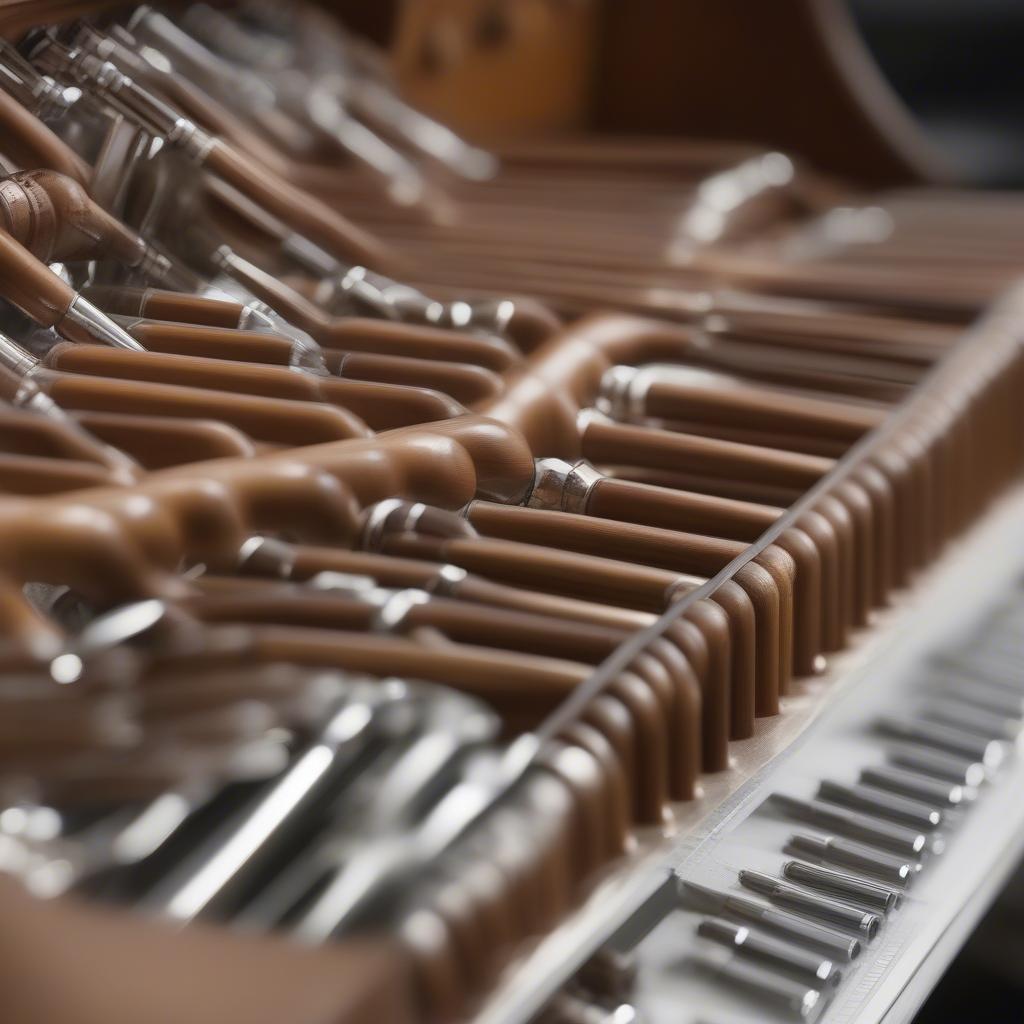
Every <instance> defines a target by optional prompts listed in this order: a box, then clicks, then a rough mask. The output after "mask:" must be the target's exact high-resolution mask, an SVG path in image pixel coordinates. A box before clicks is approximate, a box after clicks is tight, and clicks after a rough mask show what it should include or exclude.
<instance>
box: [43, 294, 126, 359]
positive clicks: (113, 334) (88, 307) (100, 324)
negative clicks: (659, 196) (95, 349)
mask: <svg viewBox="0 0 1024 1024" xmlns="http://www.w3.org/2000/svg"><path fill="white" fill-rule="evenodd" d="M56 329H57V331H58V332H59V333H60V334H61V335H62V336H63V337H65V338H67V339H68V340H69V341H90V342H99V343H100V344H102V345H110V346H111V347H113V348H126V349H130V350H131V351H133V352H145V351H146V350H145V349H144V348H143V347H142V346H141V345H140V344H139V343H138V342H137V341H136V340H135V339H134V338H133V337H132V336H131V335H130V334H129V333H128V332H127V331H126V330H124V329H123V328H121V327H118V325H117V324H116V323H114V321H113V320H111V319H110V317H109V316H107V314H106V313H103V312H101V311H100V310H99V309H97V308H96V307H95V306H94V305H93V304H92V303H91V302H90V301H89V300H88V299H85V298H83V297H82V296H81V295H78V296H76V297H75V299H74V301H73V302H72V303H71V305H70V306H68V309H67V312H66V313H65V314H64V316H63V318H62V319H61V321H60V323H58V324H57V325H56Z"/></svg>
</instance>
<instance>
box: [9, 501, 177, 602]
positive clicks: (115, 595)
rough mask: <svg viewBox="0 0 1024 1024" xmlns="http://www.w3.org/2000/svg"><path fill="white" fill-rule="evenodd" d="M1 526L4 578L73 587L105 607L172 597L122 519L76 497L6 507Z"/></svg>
mask: <svg viewBox="0 0 1024 1024" xmlns="http://www.w3.org/2000/svg"><path fill="white" fill-rule="evenodd" d="M103 493H106V491H104V492H103ZM0 526H2V529H0V575H3V576H5V577H6V578H7V579H9V580H12V581H14V582H16V583H30V582H39V583H52V584H54V585H56V586H61V585H67V586H69V587H71V588H72V589H73V590H76V591H78V592H80V593H81V594H83V595H84V596H85V597H86V598H87V599H88V600H90V601H93V602H94V603H95V604H96V605H97V606H99V607H101V608H102V607H109V606H110V605H113V604H118V603H123V602H128V601H134V600H138V599H141V598H145V597H154V596H162V595H164V594H166V593H168V592H169V591H168V589H167V584H168V580H167V578H166V577H164V576H162V575H161V574H160V573H159V572H158V571H156V570H154V568H153V567H152V566H151V565H150V564H147V562H146V560H145V559H144V558H143V556H142V552H141V551H140V549H139V547H138V546H137V545H136V544H135V543H133V541H132V539H131V537H130V535H129V534H127V533H126V531H125V529H124V526H123V524H122V522H121V521H120V520H118V518H117V517H116V516H114V515H111V514H110V513H109V512H107V511H104V510H103V509H101V508H98V507H95V506H93V505H87V504H83V503H81V502H79V501H77V500H76V499H75V498H73V497H69V498H62V499H53V498H51V499H46V500H39V499H37V500H34V501H18V502H15V501H13V500H12V501H10V502H7V503H4V504H3V505H2V506H0Z"/></svg>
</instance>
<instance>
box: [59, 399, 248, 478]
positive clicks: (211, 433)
mask: <svg viewBox="0 0 1024 1024" xmlns="http://www.w3.org/2000/svg"><path fill="white" fill-rule="evenodd" d="M74 418H75V419H76V420H77V421H78V422H79V423H81V424H82V426H83V427H85V429H86V430H88V431H90V432H91V433H92V434H94V435H95V436H96V437H98V438H100V439H101V440H103V441H105V442H106V443H107V444H111V445H114V446H115V447H116V448H120V449H121V450H122V451H124V452H126V453H127V454H128V455H130V456H131V457H132V458H133V459H135V460H136V461H137V462H139V463H140V464H141V465H143V466H144V467H145V468H146V469H149V470H153V469H164V468H166V467H169V466H179V465H182V464H184V463H188V462H204V461H206V460H207V459H226V458H250V457H252V456H253V455H255V453H256V449H255V448H254V447H253V444H252V442H251V441H250V440H249V439H248V438H247V437H246V436H245V434H243V433H242V432H241V431H240V430H236V429H235V428H234V427H229V426H228V425H227V424H225V423H215V422H214V421H213V420H185V419H174V418H171V417H167V416H143V415H131V414H128V413H118V412H78V413H75V417H74Z"/></svg>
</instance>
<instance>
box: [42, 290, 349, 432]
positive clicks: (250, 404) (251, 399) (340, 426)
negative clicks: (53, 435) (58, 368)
mask: <svg viewBox="0 0 1024 1024" xmlns="http://www.w3.org/2000/svg"><path fill="white" fill-rule="evenodd" d="M51 276H52V275H51ZM45 386H46V390H47V391H48V392H49V394H50V395H51V396H52V397H53V398H54V400H55V401H56V402H57V403H58V404H59V405H61V406H62V407H63V408H65V409H70V410H74V411H76V412H77V411H90V412H126V413H131V414H134V415H140V416H147V415H154V414H155V415H158V416H169V417H182V418H185V419H189V420H192V419H196V418H199V419H211V420H220V421H223V422H224V423H227V424H228V425H230V426H232V427H235V428H236V429H238V430H241V431H242V432H243V433H244V434H247V435H248V436H249V437H250V438H252V439H253V440H254V441H265V442H267V443H269V444H278V445H288V446H301V445H308V444H318V443H321V442H325V441H333V440H337V439H340V438H358V437H365V436H366V435H367V434H368V433H369V430H368V428H367V427H366V425H365V424H364V423H362V422H361V421H360V420H358V419H357V418H356V417H355V416H353V415H352V414H351V413H348V412H346V411H345V410H343V409H339V408H337V407H335V406H329V405H326V404H323V403H312V402H295V401H291V400H288V399H278V398H262V397H255V396H252V395H240V394H233V393H229V392H226V391H208V390H203V389H200V388H189V387H179V386H175V385H170V384H153V383H148V382H141V381H129V380H116V379H113V378H101V377H87V376H84V375H80V374H65V373H55V374H54V375H53V377H52V378H47V379H46V381H45Z"/></svg>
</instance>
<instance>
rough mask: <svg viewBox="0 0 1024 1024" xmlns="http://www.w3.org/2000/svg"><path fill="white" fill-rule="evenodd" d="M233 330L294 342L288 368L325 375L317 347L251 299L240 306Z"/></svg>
mask: <svg viewBox="0 0 1024 1024" xmlns="http://www.w3.org/2000/svg"><path fill="white" fill-rule="evenodd" d="M236 327H237V329H238V330H240V331H252V332H254V333H255V334H276V335H277V336H278V337H282V338H289V339H290V340H291V341H292V342H293V343H294V354H293V355H292V362H291V365H292V367H293V368H295V369H300V370H303V371H307V372H309V373H315V374H317V375H318V376H320V377H326V376H329V371H328V369H327V366H326V364H325V363H324V354H323V350H322V349H321V348H320V346H319V345H318V344H317V343H316V342H315V341H314V340H313V339H312V338H311V337H310V336H309V335H308V334H307V333H306V332H305V331H300V330H299V328H298V327H295V326H293V325H292V324H290V323H288V321H287V320H285V319H284V317H282V316H281V315H280V314H279V313H276V312H275V311H274V310H273V309H271V308H270V306H268V305H267V304H266V303H265V302H261V301H260V300H259V299H253V300H251V301H250V302H247V303H245V305H244V306H242V312H241V313H240V314H239V317H238V323H237V324H236Z"/></svg>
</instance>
